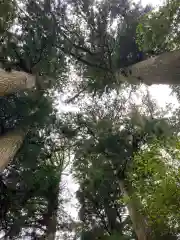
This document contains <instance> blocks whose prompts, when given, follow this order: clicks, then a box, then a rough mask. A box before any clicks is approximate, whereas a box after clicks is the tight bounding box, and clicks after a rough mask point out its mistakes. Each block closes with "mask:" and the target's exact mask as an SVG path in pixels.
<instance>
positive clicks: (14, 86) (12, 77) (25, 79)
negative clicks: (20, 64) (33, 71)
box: [0, 68, 36, 96]
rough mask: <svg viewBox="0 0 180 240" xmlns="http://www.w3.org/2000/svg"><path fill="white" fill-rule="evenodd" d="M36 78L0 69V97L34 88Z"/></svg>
mask: <svg viewBox="0 0 180 240" xmlns="http://www.w3.org/2000/svg"><path fill="white" fill-rule="evenodd" d="M35 83H36V78H35V76H33V75H30V74H28V73H25V72H19V71H11V72H7V71H5V70H3V69H1V68H0V96H5V95H7V94H9V93H14V92H17V91H20V90H25V89H31V88H33V87H34V86H35Z"/></svg>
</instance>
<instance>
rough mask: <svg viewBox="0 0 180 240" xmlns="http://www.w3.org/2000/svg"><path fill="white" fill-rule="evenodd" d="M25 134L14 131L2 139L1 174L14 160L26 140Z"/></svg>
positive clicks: (0, 150) (0, 138) (0, 143)
mask: <svg viewBox="0 0 180 240" xmlns="http://www.w3.org/2000/svg"><path fill="white" fill-rule="evenodd" d="M24 136H25V132H23V131H20V130H19V131H13V132H9V133H7V134H5V135H4V136H1V137H0V157H1V160H0V172H2V171H3V170H4V169H5V167H6V166H7V165H8V164H9V162H10V161H11V160H12V159H13V158H14V156H15V155H16V153H17V151H18V150H19V148H20V147H21V145H22V143H23V140H24Z"/></svg>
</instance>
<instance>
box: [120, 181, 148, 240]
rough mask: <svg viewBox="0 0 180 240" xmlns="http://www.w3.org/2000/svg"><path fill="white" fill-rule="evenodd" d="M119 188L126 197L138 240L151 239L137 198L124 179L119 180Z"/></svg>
mask: <svg viewBox="0 0 180 240" xmlns="http://www.w3.org/2000/svg"><path fill="white" fill-rule="evenodd" d="M120 189H121V192H122V194H123V196H124V197H125V198H127V199H128V203H127V208H128V211H129V216H130V218H131V221H132V224H133V228H134V231H135V233H136V235H137V238H138V240H150V239H152V237H151V230H150V227H149V226H148V224H147V221H146V218H145V216H143V215H142V214H141V213H140V211H139V210H140V209H141V206H140V205H141V204H140V203H139V200H138V199H137V198H135V196H133V195H132V194H131V191H129V189H128V188H127V185H126V183H125V181H124V180H121V181H120ZM129 192H130V193H129Z"/></svg>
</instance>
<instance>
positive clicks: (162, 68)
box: [116, 50, 180, 85]
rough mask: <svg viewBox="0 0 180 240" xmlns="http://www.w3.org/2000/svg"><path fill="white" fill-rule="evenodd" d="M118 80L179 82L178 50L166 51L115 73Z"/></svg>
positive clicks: (149, 83) (151, 82)
mask: <svg viewBox="0 0 180 240" xmlns="http://www.w3.org/2000/svg"><path fill="white" fill-rule="evenodd" d="M116 79H117V81H118V82H122V81H128V82H129V83H131V84H139V83H144V84H147V85H152V84H172V85H176V84H180V50H175V51H172V52H166V53H163V54H160V55H159V56H156V57H151V58H149V59H147V60H145V61H142V62H139V63H136V64H134V65H132V66H130V67H128V68H127V69H125V71H124V72H122V71H121V70H120V71H118V72H117V73H116Z"/></svg>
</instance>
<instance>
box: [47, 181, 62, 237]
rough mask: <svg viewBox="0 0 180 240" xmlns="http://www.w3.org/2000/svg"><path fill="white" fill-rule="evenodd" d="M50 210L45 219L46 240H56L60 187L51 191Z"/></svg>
mask: <svg viewBox="0 0 180 240" xmlns="http://www.w3.org/2000/svg"><path fill="white" fill-rule="evenodd" d="M49 196H50V198H49V199H48V210H47V215H46V217H45V223H46V240H55V237H56V228H57V210H58V203H59V202H58V197H59V185H57V186H56V187H55V188H54V189H52V188H51V189H50V190H49Z"/></svg>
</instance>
